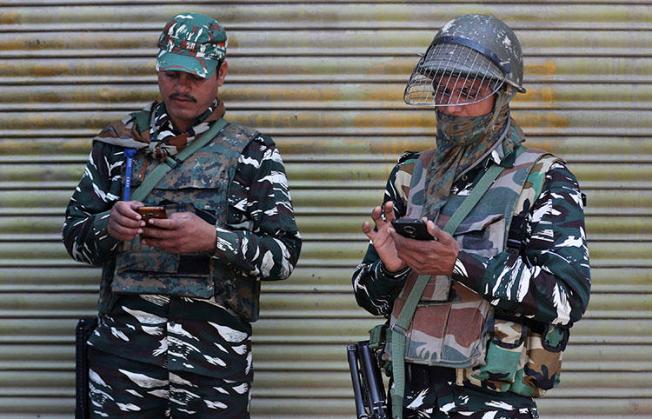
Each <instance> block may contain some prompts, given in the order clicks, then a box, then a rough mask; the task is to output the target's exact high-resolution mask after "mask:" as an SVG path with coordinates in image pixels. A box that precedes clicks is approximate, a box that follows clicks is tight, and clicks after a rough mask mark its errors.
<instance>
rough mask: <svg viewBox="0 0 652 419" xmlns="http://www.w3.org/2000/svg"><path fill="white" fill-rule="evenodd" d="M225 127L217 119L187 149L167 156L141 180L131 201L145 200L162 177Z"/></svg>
mask: <svg viewBox="0 0 652 419" xmlns="http://www.w3.org/2000/svg"><path fill="white" fill-rule="evenodd" d="M226 125H227V122H226V121H225V120H224V119H219V120H218V121H216V122H215V123H214V124H213V125H212V126H211V127H210V129H209V130H208V131H206V132H205V133H204V134H202V136H201V137H199V138H197V139H195V140H194V141H192V142H191V143H190V144H189V145H188V147H186V148H184V149H183V150H181V151H180V152H179V153H178V154H176V155H174V156H173V157H170V156H168V157H167V159H166V160H165V161H164V162H163V163H161V164H159V165H158V166H156V168H154V170H152V172H151V173H150V174H149V176H147V177H146V178H145V179H144V180H143V183H141V185H140V186H139V187H138V189H136V190H135V191H134V193H133V196H132V199H133V200H135V201H142V200H143V198H145V197H146V196H147V195H148V194H149V193H150V192H151V191H152V189H154V187H155V186H156V185H157V184H158V183H159V182H160V181H161V179H163V176H165V175H166V174H167V173H168V172H169V171H170V170H172V169H174V168H175V167H177V166H179V165H181V163H183V161H184V160H186V159H187V158H188V157H190V156H191V155H192V154H193V153H194V152H195V151H197V150H199V149H200V148H202V147H204V146H205V145H206V144H208V143H209V142H210V141H211V140H212V139H213V138H215V136H217V134H219V132H220V131H222V130H223V129H224V127H225V126H226Z"/></svg>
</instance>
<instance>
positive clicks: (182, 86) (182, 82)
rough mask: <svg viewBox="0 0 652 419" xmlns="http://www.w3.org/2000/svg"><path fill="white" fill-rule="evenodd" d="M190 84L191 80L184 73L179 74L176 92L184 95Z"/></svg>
mask: <svg viewBox="0 0 652 419" xmlns="http://www.w3.org/2000/svg"><path fill="white" fill-rule="evenodd" d="M190 82H191V78H190V76H189V75H187V74H185V73H181V74H180V75H179V77H178V78H177V83H176V91H177V92H179V93H185V92H188V91H190V86H191V85H190Z"/></svg>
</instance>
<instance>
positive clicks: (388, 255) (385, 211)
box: [362, 201, 407, 272]
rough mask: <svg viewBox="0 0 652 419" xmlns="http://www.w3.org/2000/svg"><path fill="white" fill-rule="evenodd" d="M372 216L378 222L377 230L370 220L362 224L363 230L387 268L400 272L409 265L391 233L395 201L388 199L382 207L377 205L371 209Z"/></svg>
mask: <svg viewBox="0 0 652 419" xmlns="http://www.w3.org/2000/svg"><path fill="white" fill-rule="evenodd" d="M371 218H372V219H373V220H374V223H375V224H376V231H374V229H373V227H372V226H371V223H369V222H365V223H364V224H362V231H363V232H364V234H366V235H367V237H369V240H371V244H373V246H374V249H376V252H377V253H378V256H379V257H380V260H381V261H382V262H383V265H384V266H385V269H387V270H388V271H390V272H398V271H400V270H401V269H403V268H405V267H406V266H407V265H406V263H405V262H404V261H402V260H401V259H400V258H399V255H398V253H397V251H396V245H395V244H394V239H393V238H392V235H391V234H390V230H393V229H392V220H393V219H394V203H393V202H392V201H388V202H386V203H385V204H384V205H383V207H382V208H381V207H375V208H374V209H373V210H372V211H371Z"/></svg>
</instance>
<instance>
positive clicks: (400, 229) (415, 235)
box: [392, 217, 435, 240]
mask: <svg viewBox="0 0 652 419" xmlns="http://www.w3.org/2000/svg"><path fill="white" fill-rule="evenodd" d="M392 227H394V230H396V232H397V233H398V234H400V235H401V236H403V237H407V238H409V239H414V240H434V239H435V238H434V237H432V236H431V235H430V233H428V229H427V228H426V223H425V222H424V221H422V220H419V219H417V218H405V217H404V218H399V219H398V220H394V221H392Z"/></svg>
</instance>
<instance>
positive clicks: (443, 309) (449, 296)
mask: <svg viewBox="0 0 652 419" xmlns="http://www.w3.org/2000/svg"><path fill="white" fill-rule="evenodd" d="M515 153H516V159H515V162H514V165H513V167H509V168H505V169H504V170H503V171H502V172H501V173H500V175H499V176H498V178H497V179H496V180H495V181H494V183H493V184H492V186H491V187H490V188H489V190H488V191H487V192H486V193H485V194H484V195H483V197H482V198H481V199H480V201H479V202H478V204H477V205H476V206H475V207H474V208H473V210H472V211H471V212H470V213H469V215H468V216H467V217H466V218H465V219H464V220H463V221H462V222H461V223H460V225H459V227H458V228H457V230H456V232H455V234H454V237H455V239H456V240H457V241H458V243H459V245H460V249H461V250H463V251H465V252H469V253H473V254H477V255H480V256H483V257H487V258H489V257H492V256H495V255H496V254H498V253H499V252H501V251H503V250H504V249H505V244H506V238H507V233H508V231H509V225H510V222H511V219H512V215H513V213H514V212H515V210H516V212H519V208H518V206H519V203H522V202H523V199H524V198H525V197H526V196H528V197H529V195H531V194H530V193H528V189H529V186H530V185H526V180H527V179H528V175H529V174H530V172H531V171H532V169H533V167H534V166H535V164H536V163H537V162H538V161H540V160H541V158H542V157H543V156H544V154H543V153H540V152H534V151H529V150H527V149H525V148H524V147H519V148H518V149H517V150H515ZM432 155H433V152H432V151H430V152H425V153H422V154H421V155H420V156H419V158H418V159H417V160H416V161H415V162H414V165H415V166H414V169H413V172H412V173H413V174H412V182H411V185H410V191H409V194H408V206H407V212H406V216H407V217H411V218H420V217H421V216H422V214H421V211H422V203H423V193H424V184H425V172H426V168H427V167H428V165H429V162H430V159H431V158H432ZM545 160H546V161H547V163H546V164H545V166H546V168H545V169H547V168H548V167H550V165H551V164H552V163H553V162H554V160H553V159H549V158H548V159H545ZM538 169H539V170H541V167H539V168H538ZM465 197H466V194H460V195H453V196H450V197H449V198H448V200H447V202H446V204H445V205H444V207H443V208H442V209H441V211H440V214H439V217H438V218H437V220H435V221H436V223H437V225H438V226H439V227H443V226H444V225H445V224H446V222H447V221H448V219H449V218H450V217H451V216H452V215H453V214H454V213H455V211H456V210H457V208H458V207H459V206H460V204H461V202H462V201H463V200H464V198H465ZM417 277H418V275H417V274H416V273H412V274H411V275H410V276H409V277H408V279H407V280H406V283H405V286H404V287H403V289H402V291H401V293H400V294H399V296H398V297H397V299H396V300H395V302H394V307H393V311H392V315H391V317H390V326H392V325H393V324H394V323H395V322H396V320H397V318H398V315H399V313H400V311H401V309H402V307H403V305H404V304H405V301H406V298H407V296H408V295H409V293H410V291H411V289H412V287H413V286H414V283H415V281H416V278H417ZM492 314H493V310H492V308H491V305H490V304H489V302H488V301H487V300H485V299H483V298H482V297H481V296H480V295H479V294H477V293H476V292H474V291H472V290H470V289H469V288H467V287H465V286H464V285H462V284H460V283H457V282H455V281H451V278H450V277H448V276H443V275H440V276H434V277H431V279H430V281H429V283H428V285H427V286H426V288H425V290H424V292H423V294H422V296H421V300H420V302H419V305H418V306H417V309H416V311H415V314H414V317H413V319H412V323H411V326H410V329H409V330H408V332H407V335H406V341H407V345H406V348H405V360H406V361H407V362H414V363H419V364H426V365H438V366H445V367H452V368H468V367H473V366H476V365H479V364H482V363H483V362H484V357H485V351H486V336H487V333H486V332H487V328H488V327H489V326H490V323H491V322H492Z"/></svg>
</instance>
